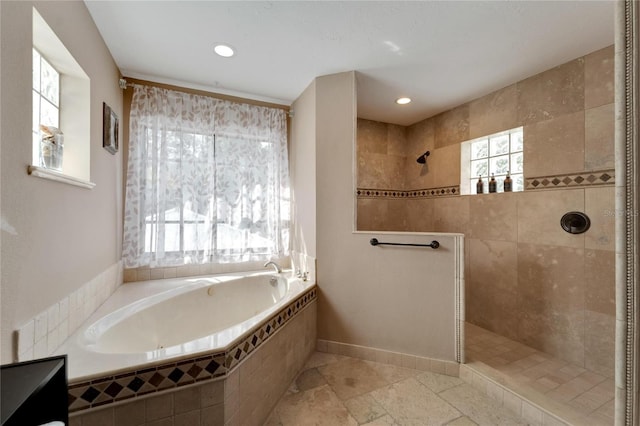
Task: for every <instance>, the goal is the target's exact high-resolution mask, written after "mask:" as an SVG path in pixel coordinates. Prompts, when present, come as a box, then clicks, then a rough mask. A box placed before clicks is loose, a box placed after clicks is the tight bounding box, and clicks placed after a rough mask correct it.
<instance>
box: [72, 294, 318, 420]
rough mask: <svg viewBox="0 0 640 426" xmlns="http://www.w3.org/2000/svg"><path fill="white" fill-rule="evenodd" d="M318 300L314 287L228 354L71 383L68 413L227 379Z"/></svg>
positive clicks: (199, 357)
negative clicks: (299, 313)
mask: <svg viewBox="0 0 640 426" xmlns="http://www.w3.org/2000/svg"><path fill="white" fill-rule="evenodd" d="M316 297H317V287H315V286H314V287H313V288H311V289H310V290H308V291H307V292H306V293H304V294H303V295H302V296H300V297H298V298H297V299H296V300H294V301H293V302H291V303H290V304H289V305H287V306H286V307H284V308H283V309H281V310H280V311H279V312H277V313H276V314H274V315H273V316H271V317H270V318H269V319H267V320H266V321H264V322H263V323H262V325H260V328H258V329H257V330H256V331H254V332H253V333H251V334H250V335H249V336H248V337H246V338H245V339H243V340H241V341H240V342H239V343H237V344H236V345H234V346H233V347H231V348H229V349H228V350H226V351H220V352H212V353H211V354H208V355H205V356H198V357H194V358H189V359H181V360H180V361H177V362H172V363H167V364H162V365H158V366H153V367H148V368H144V369H138V370H132V371H129V372H124V373H120V374H118V375H115V376H105V377H100V378H97V379H93V380H90V381H87V382H81V383H73V384H70V385H69V412H70V413H72V412H77V411H82V410H87V409H90V408H95V407H100V406H104V405H107V404H112V403H115V402H119V401H123V400H126V399H130V398H135V397H139V396H143V395H146V394H150V393H154V392H159V391H162V390H167V389H171V388H178V387H181V386H185V385H190V384H193V383H196V382H202V381H205V380H213V379H218V378H222V377H225V376H226V375H227V374H229V373H230V372H231V371H232V370H233V369H234V368H235V367H236V366H237V365H238V364H239V363H240V362H241V361H242V360H243V359H244V358H246V357H247V356H248V355H249V354H250V353H251V352H253V351H254V350H256V349H257V348H258V347H259V346H260V345H261V344H262V343H263V342H265V341H266V340H267V339H269V337H270V336H272V335H273V334H274V333H275V332H276V331H277V330H278V329H280V328H281V327H282V326H284V325H285V324H286V323H287V322H288V321H289V320H291V319H292V318H293V317H295V316H296V314H297V313H298V312H300V311H301V310H302V309H303V308H304V307H306V306H307V305H308V304H309V303H311V302H312V301H314V300H315V299H316Z"/></svg>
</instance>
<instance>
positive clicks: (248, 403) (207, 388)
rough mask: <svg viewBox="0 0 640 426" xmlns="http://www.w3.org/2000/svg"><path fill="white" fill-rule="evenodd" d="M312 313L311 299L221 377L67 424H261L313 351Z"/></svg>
mask: <svg viewBox="0 0 640 426" xmlns="http://www.w3.org/2000/svg"><path fill="white" fill-rule="evenodd" d="M316 314H317V312H316V301H315V300H313V301H311V302H310V303H309V304H308V305H307V306H306V307H305V308H304V309H302V310H301V311H299V312H298V313H297V315H296V316H295V317H294V318H292V319H291V321H288V322H287V324H286V326H285V327H281V328H279V329H278V331H277V332H275V333H274V334H273V335H272V336H271V337H270V338H269V339H268V340H267V341H265V342H264V343H263V344H262V345H260V349H259V350H257V351H252V352H251V353H250V354H249V356H247V357H245V358H244V359H243V360H242V361H241V362H240V363H239V364H238V365H237V366H236V367H235V368H234V369H233V371H230V372H227V374H226V375H225V376H224V377H219V378H217V379H214V380H205V381H201V382H198V383H196V384H191V385H185V386H181V387H179V388H173V389H169V390H164V391H161V392H154V393H149V394H146V395H144V396H141V397H137V398H130V399H126V400H121V401H119V402H116V403H113V404H108V405H105V406H103V407H98V408H94V409H90V410H84V411H79V412H74V413H72V414H71V416H70V419H69V422H70V425H71V426H96V425H101V426H123V425H128V424H132V425H148V426H159V425H183V424H185V425H191V424H194V425H216V426H217V425H220V426H221V425H248V424H255V425H258V424H263V423H264V421H265V420H266V419H267V417H268V415H269V413H270V412H271V410H272V409H273V407H274V406H275V405H276V403H277V401H278V399H279V398H280V397H281V396H282V395H283V394H284V393H285V391H286V390H287V387H288V386H289V385H290V383H291V381H292V380H293V379H294V378H295V376H296V375H297V374H298V372H299V371H300V370H301V369H302V367H303V365H304V364H305V362H306V361H307V360H308V359H309V356H310V355H311V354H312V352H313V350H314V347H315V339H316V334H315V330H316ZM294 342H295V344H294Z"/></svg>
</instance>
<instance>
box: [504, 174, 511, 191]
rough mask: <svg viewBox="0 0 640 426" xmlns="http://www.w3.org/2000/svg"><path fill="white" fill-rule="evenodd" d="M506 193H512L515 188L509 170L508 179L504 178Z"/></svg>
mask: <svg viewBox="0 0 640 426" xmlns="http://www.w3.org/2000/svg"><path fill="white" fill-rule="evenodd" d="M503 186H504V192H511V190H512V187H513V181H512V180H511V176H509V170H507V177H506V178H504V183H503Z"/></svg>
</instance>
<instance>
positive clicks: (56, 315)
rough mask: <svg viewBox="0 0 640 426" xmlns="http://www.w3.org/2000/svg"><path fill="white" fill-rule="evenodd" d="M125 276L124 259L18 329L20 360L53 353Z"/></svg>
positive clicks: (18, 354) (17, 355) (18, 358)
mask: <svg viewBox="0 0 640 426" xmlns="http://www.w3.org/2000/svg"><path fill="white" fill-rule="evenodd" d="M122 276H123V272H122V262H118V263H114V264H113V265H111V266H110V267H109V268H107V269H106V270H105V271H104V272H102V273H100V274H98V275H97V276H96V277H95V278H93V279H92V280H90V281H88V282H87V283H85V284H84V285H82V286H81V287H80V288H78V289H77V290H75V291H74V292H72V293H71V294H69V295H68V296H66V297H64V298H63V299H61V300H59V301H58V302H56V303H54V304H53V305H52V306H50V307H49V308H47V309H45V310H44V311H42V312H40V313H39V314H38V315H36V316H35V317H33V318H31V319H30V320H29V321H27V322H26V323H25V324H24V325H23V326H21V327H20V328H19V329H18V330H16V335H17V341H18V345H17V353H16V359H17V361H29V360H32V359H36V358H43V357H46V356H49V355H51V354H53V353H54V352H55V351H56V349H58V347H59V346H60V345H61V344H62V342H64V341H65V340H66V339H67V337H68V336H70V335H72V334H73V333H74V332H75V331H76V330H77V329H78V327H80V325H81V324H82V323H83V322H84V321H85V320H86V319H87V318H89V316H91V314H92V313H93V312H95V310H96V309H98V307H99V306H100V305H101V304H102V303H103V302H104V301H105V300H107V299H108V298H109V296H111V295H112V294H113V292H114V291H116V289H117V288H118V286H119V285H120V284H121V283H122V279H123V278H122Z"/></svg>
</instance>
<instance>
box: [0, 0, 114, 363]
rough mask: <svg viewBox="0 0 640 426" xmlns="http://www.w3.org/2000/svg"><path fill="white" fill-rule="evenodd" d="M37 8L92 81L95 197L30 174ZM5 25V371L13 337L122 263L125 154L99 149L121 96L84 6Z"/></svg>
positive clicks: (17, 11)
mask: <svg viewBox="0 0 640 426" xmlns="http://www.w3.org/2000/svg"><path fill="white" fill-rule="evenodd" d="M33 6H35V7H36V9H37V10H38V12H39V13H40V15H41V16H42V17H43V18H44V19H45V21H46V22H47V23H48V24H49V26H50V27H51V28H52V29H53V30H54V32H55V33H56V35H57V36H58V38H59V39H60V40H61V41H62V42H63V43H64V44H65V46H66V48H67V49H68V50H69V52H70V53H71V54H72V55H73V57H74V58H75V60H76V61H77V62H78V64H80V66H81V67H82V68H83V69H84V71H85V72H86V74H87V75H88V76H89V78H90V79H91V113H90V116H91V133H90V134H91V139H90V141H89V143H90V144H91V181H92V182H94V183H95V184H96V186H95V188H94V189H92V190H87V189H83V188H79V187H76V186H70V185H66V184H62V183H58V182H53V181H49V180H44V179H40V178H36V177H32V176H29V175H28V174H27V166H28V165H29V164H30V162H31V101H30V99H31V31H32V30H31V28H32V7H33ZM1 20H2V23H1V25H0V28H1V30H0V31H1V40H2V51H1V55H2V58H1V83H0V84H1V87H2V88H1V92H2V99H1V133H0V135H1V140H2V167H1V170H2V222H3V229H2V272H1V280H2V281H1V286H2V336H1V337H2V340H1V346H2V350H1V353H0V356H1V362H2V363H7V362H11V361H12V360H13V358H14V355H15V354H14V345H13V337H12V333H13V331H14V330H15V329H17V328H18V327H20V326H21V325H22V324H23V322H25V321H27V320H28V319H30V318H31V317H33V316H34V315H36V314H37V313H39V312H41V311H43V310H44V309H46V308H47V307H48V306H50V305H51V304H53V303H55V302H57V301H58V300H61V299H62V298H64V297H65V296H66V295H68V294H69V293H71V292H72V291H74V290H75V289H77V288H79V287H80V286H81V285H83V284H84V283H86V282H88V281H90V280H91V279H93V278H94V277H96V276H98V275H99V274H100V273H102V272H103V271H105V270H107V269H108V268H109V267H111V266H112V265H113V264H115V263H117V262H118V260H119V259H120V247H121V234H122V213H121V211H122V190H121V179H122V178H121V176H122V170H121V165H122V163H121V152H120V153H118V154H116V155H115V156H113V155H111V154H109V153H108V152H107V151H105V150H104V149H103V148H102V102H106V103H107V104H109V105H110V106H111V107H112V108H113V109H114V110H115V112H116V114H118V116H119V117H122V93H121V90H120V89H119V88H118V78H119V71H118V68H117V67H116V65H115V63H114V61H113V59H112V57H111V55H110V53H109V51H108V49H107V47H106V45H105V44H104V42H103V40H102V38H101V36H100V34H99V33H98V30H97V29H96V27H95V24H94V23H93V20H92V18H91V16H90V15H89V12H88V11H87V9H86V7H85V5H84V3H83V2H81V1H71V2H66V1H61V2H48V1H44V2H30V1H20V2H2V16H1ZM120 136H121V137H122V135H120Z"/></svg>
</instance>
